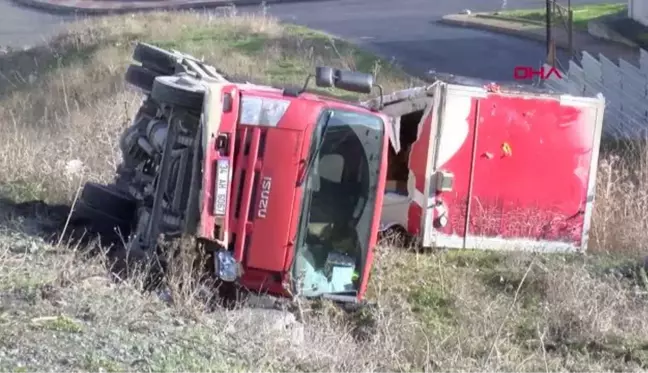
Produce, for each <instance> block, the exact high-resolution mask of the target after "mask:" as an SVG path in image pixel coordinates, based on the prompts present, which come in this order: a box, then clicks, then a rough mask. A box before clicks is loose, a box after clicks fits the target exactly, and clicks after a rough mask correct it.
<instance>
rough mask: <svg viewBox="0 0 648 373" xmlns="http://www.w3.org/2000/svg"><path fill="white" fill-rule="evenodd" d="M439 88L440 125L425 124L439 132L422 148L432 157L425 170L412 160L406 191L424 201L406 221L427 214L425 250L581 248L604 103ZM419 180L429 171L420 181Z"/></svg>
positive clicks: (435, 115) (413, 207) (415, 205)
mask: <svg viewBox="0 0 648 373" xmlns="http://www.w3.org/2000/svg"><path fill="white" fill-rule="evenodd" d="M439 89H440V90H441V91H442V92H440V93H441V94H440V95H439V97H441V100H440V102H439V104H438V106H437V107H436V108H435V110H433V112H432V113H431V114H430V115H431V118H430V123H431V124H432V123H434V120H435V118H437V119H436V121H437V125H436V126H434V125H430V126H427V129H429V130H430V131H433V132H431V133H434V134H435V136H430V137H431V138H434V140H430V141H429V142H428V152H429V153H433V157H432V158H433V161H432V162H431V165H430V164H429V163H428V164H427V165H425V171H424V168H423V165H421V164H420V163H421V162H420V161H415V160H413V159H412V158H410V171H411V173H412V174H413V175H414V177H413V178H411V179H413V180H410V181H411V184H412V189H415V191H416V192H418V193H414V194H418V195H419V199H423V200H422V201H421V202H423V203H412V205H411V207H410V216H409V217H410V218H414V217H415V214H416V211H417V208H418V209H419V211H420V212H424V213H422V214H421V215H420V216H421V218H420V219H419V222H420V223H421V225H420V227H421V228H420V229H421V230H422V231H423V235H422V236H423V243H424V245H425V246H437V247H448V248H474V249H515V250H540V251H577V250H584V249H585V246H586V243H587V233H588V228H589V221H590V218H591V210H592V205H593V200H594V186H595V178H596V165H597V161H598V147H599V142H600V134H601V125H602V116H603V105H604V102H603V100H602V99H594V98H580V97H572V96H561V97H552V96H545V95H538V94H529V93H512V94H503V93H488V92H486V90H484V89H482V88H475V87H467V86H459V85H445V86H442V87H440V88H439ZM424 128H426V127H424ZM424 139H425V136H420V137H419V141H420V140H424ZM426 141H427V140H426ZM414 146H417V144H416V143H415V145H414ZM418 147H419V148H420V150H422V149H423V141H421V143H420V144H418ZM414 150H415V149H414V148H413V151H414ZM417 174H418V175H423V174H425V184H424V185H421V183H416V181H417V180H420V179H421V177H420V176H417ZM416 184H418V185H416ZM411 194H412V193H411ZM421 195H422V196H421ZM415 199H416V198H413V200H415ZM419 205H420V206H421V207H419Z"/></svg>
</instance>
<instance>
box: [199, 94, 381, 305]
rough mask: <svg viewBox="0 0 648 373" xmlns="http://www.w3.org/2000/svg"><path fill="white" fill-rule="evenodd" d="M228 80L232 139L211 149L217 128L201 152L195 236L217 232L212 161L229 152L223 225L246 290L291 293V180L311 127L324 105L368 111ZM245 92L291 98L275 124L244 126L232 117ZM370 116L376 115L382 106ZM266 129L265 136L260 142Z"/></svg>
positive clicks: (298, 197)
mask: <svg viewBox="0 0 648 373" xmlns="http://www.w3.org/2000/svg"><path fill="white" fill-rule="evenodd" d="M234 87H238V88H239V89H241V91H240V92H236V94H233V95H232V96H233V100H232V101H233V106H232V109H233V110H232V111H231V112H230V113H223V118H222V121H221V123H220V131H219V133H223V132H226V133H228V134H229V135H230V137H231V139H232V142H231V146H230V152H229V153H227V154H220V153H219V152H217V151H216V150H215V141H214V139H215V138H216V136H217V135H218V134H211V136H212V139H210V140H209V145H208V151H207V154H206V156H205V172H204V178H203V186H204V188H203V202H202V213H201V227H200V232H201V236H202V237H204V238H208V239H215V238H217V237H214V235H213V230H214V225H215V224H218V222H219V220H218V219H217V218H216V217H214V216H213V213H212V210H213V200H214V196H213V190H214V177H215V170H216V166H215V164H216V163H215V162H216V160H218V159H222V158H227V159H229V160H230V161H231V162H232V166H233V176H232V181H231V188H230V196H229V199H228V204H227V206H228V208H227V217H226V219H225V221H224V222H222V224H223V227H225V228H226V229H228V234H229V242H231V243H233V252H234V257H235V259H237V260H238V261H239V262H240V263H241V264H242V266H243V270H244V273H243V276H242V278H241V279H240V282H241V284H242V285H243V286H244V287H247V288H248V289H251V290H255V291H261V292H269V293H271V294H275V295H279V296H289V295H290V293H289V291H287V290H286V289H285V286H284V284H286V283H290V273H291V270H292V265H293V258H294V255H295V253H294V251H295V247H294V244H295V243H294V239H295V237H296V234H297V229H298V223H299V214H300V207H301V206H300V204H301V201H302V193H303V190H302V187H298V186H297V176H298V174H299V172H300V169H301V167H303V165H304V163H305V161H306V158H307V157H308V152H309V149H310V141H311V138H312V136H311V134H312V133H313V131H314V128H315V126H316V122H317V119H318V117H319V115H320V114H321V113H322V111H323V110H324V109H325V108H335V109H343V110H349V111H355V112H363V113H367V112H369V111H368V110H367V109H364V108H361V107H358V106H354V105H349V104H347V103H344V102H342V101H338V100H332V99H331V100H329V99H322V98H320V97H318V96H315V95H313V94H309V93H304V94H302V95H300V96H299V97H290V96H284V95H283V94H282V91H280V90H274V89H265V88H264V87H250V86H248V87H244V86H228V87H227V88H225V89H224V90H223V93H225V92H233V91H232V90H233V89H234ZM244 96H253V97H266V98H272V99H281V100H287V101H290V105H289V106H288V109H287V110H286V112H285V113H284V115H283V117H282V118H281V119H280V121H279V122H278V124H277V126H276V127H270V126H255V125H249V124H247V123H244V122H240V121H239V117H238V112H239V105H240V102H241V97H244ZM374 115H379V116H382V114H380V113H374ZM383 121H384V122H385V123H387V122H388V120H387V118H386V117H383ZM264 136H265V141H262V138H263V137H264ZM388 142H389V137H388V136H387V135H385V136H384V140H383V154H382V157H381V158H380V159H378V160H377V162H380V164H381V170H380V173H381V175H380V176H381V177H380V181H379V184H378V186H377V191H376V192H377V193H378V195H377V200H376V202H377V207H376V209H375V212H376V214H375V215H374V219H373V221H372V232H377V231H378V226H379V224H380V214H381V208H382V198H383V194H384V189H385V173H386V169H387V146H388ZM246 148H247V149H248V151H247V152H246V151H245V149H246ZM255 174H256V176H255ZM264 178H270V179H271V188H270V191H269V193H268V195H267V197H268V198H267V201H268V203H267V208H266V212H265V213H264V214H263V216H259V214H258V209H259V202H260V198H261V191H262V190H261V189H262V186H261V184H262V179H264ZM239 201H240V202H239ZM376 240H377V234H372V235H371V238H370V241H369V246H370V249H369V253H368V255H367V258H366V260H365V265H364V271H363V273H362V274H361V282H360V286H359V292H358V295H357V297H358V298H359V299H361V298H362V297H363V296H364V294H365V292H366V289H367V282H368V279H369V273H370V271H371V267H372V262H373V248H374V246H375V245H376Z"/></svg>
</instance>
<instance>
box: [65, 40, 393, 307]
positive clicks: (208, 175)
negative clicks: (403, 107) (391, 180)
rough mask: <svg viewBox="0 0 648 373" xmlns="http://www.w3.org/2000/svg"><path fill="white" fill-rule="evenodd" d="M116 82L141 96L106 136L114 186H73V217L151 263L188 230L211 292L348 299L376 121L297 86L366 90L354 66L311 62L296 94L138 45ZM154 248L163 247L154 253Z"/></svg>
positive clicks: (358, 284) (375, 194)
mask: <svg viewBox="0 0 648 373" xmlns="http://www.w3.org/2000/svg"><path fill="white" fill-rule="evenodd" d="M134 59H135V60H137V61H139V62H141V63H142V65H131V66H130V67H129V69H128V71H127V73H126V80H127V82H128V83H130V84H131V85H134V86H135V87H137V88H140V89H141V90H142V91H143V92H144V93H145V99H144V101H143V103H142V106H141V107H140V110H139V111H138V113H137V114H136V115H135V117H134V119H133V122H132V125H131V126H130V127H129V128H127V129H126V130H125V131H124V133H123V134H122V136H121V138H120V148H121V151H122V158H123V159H122V163H121V165H120V166H119V168H118V170H117V178H116V180H115V184H114V185H111V186H108V187H104V186H99V185H97V184H95V183H88V184H86V185H85V187H84V190H83V192H82V194H81V198H80V201H79V203H78V204H77V206H76V207H75V210H76V215H77V217H79V218H80V219H82V218H83V216H88V215H91V216H93V217H94V218H95V219H94V222H93V224H95V225H97V224H103V225H106V226H108V227H109V228H112V227H118V228H119V229H120V231H121V232H122V233H124V235H125V236H127V237H126V238H125V239H124V240H125V241H126V246H127V247H126V249H127V251H129V252H131V253H137V256H138V257H147V256H149V257H150V256H151V255H153V256H154V257H157V258H160V256H161V255H160V254H164V253H163V251H164V250H165V249H164V248H162V246H163V245H160V243H161V240H162V243H164V241H174V240H177V239H179V238H182V237H187V236H190V237H195V238H197V240H196V242H197V245H198V246H200V248H201V249H203V250H204V251H205V252H206V254H207V257H208V258H209V259H208V260H209V262H210V263H211V264H210V265H208V269H209V270H210V272H212V274H213V276H214V277H216V278H217V279H218V281H219V282H220V283H221V285H224V286H225V287H230V288H231V287H233V286H228V285H234V286H238V285H240V286H242V287H243V288H245V289H248V290H251V291H254V292H264V293H270V294H273V295H278V296H283V297H293V296H305V297H329V298H334V299H337V300H338V301H345V302H355V301H358V300H361V299H362V298H363V296H364V293H365V291H366V288H367V282H368V278H369V273H370V271H371V265H372V260H373V255H372V250H373V248H374V246H375V245H376V241H377V237H376V232H377V230H378V226H379V224H380V215H381V206H382V196H383V195H384V188H385V176H386V175H385V172H386V164H387V148H388V141H389V140H388V139H389V135H388V131H389V128H390V127H389V123H390V119H389V117H388V116H386V115H384V114H383V113H381V112H380V111H379V110H376V109H373V108H370V107H367V106H363V105H360V104H359V103H358V104H353V103H349V102H344V101H340V100H337V99H334V98H331V97H327V96H323V95H316V94H313V93H309V92H307V90H306V88H307V87H308V83H309V82H310V80H311V79H312V78H315V81H316V84H317V86H318V87H320V88H338V89H344V90H347V91H354V92H358V93H369V92H371V91H372V89H373V88H374V82H373V77H372V76H371V75H368V74H362V73H356V72H351V71H341V70H337V69H332V68H327V67H323V68H318V69H317V71H316V74H315V75H313V76H309V77H308V78H307V80H306V84H305V85H304V87H303V88H300V89H280V88H273V87H269V86H261V85H254V84H249V83H242V82H238V83H236V82H231V81H229V80H228V79H226V78H224V77H223V76H222V75H221V74H220V73H218V72H217V71H216V70H215V69H214V68H213V67H211V66H208V65H205V64H203V63H202V62H200V61H198V60H196V59H194V58H193V57H191V56H186V55H183V54H181V53H178V52H172V51H165V50H162V49H159V48H157V47H154V46H151V45H148V44H139V45H138V46H137V48H136V50H135V53H134ZM167 251H168V250H167Z"/></svg>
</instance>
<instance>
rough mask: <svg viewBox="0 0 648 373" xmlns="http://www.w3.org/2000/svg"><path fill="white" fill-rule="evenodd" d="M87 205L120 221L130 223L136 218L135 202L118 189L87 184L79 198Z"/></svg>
mask: <svg viewBox="0 0 648 373" xmlns="http://www.w3.org/2000/svg"><path fill="white" fill-rule="evenodd" d="M79 199H80V200H81V201H82V202H83V203H84V204H85V205H87V206H88V207H91V208H93V209H96V210H98V211H101V212H102V213H104V214H106V215H109V216H112V217H113V218H115V219H117V220H120V221H128V222H130V221H131V220H132V219H133V217H134V216H135V210H136V208H137V204H136V202H135V200H133V199H131V198H129V197H128V196H126V195H124V194H122V193H121V192H119V191H118V190H117V189H116V188H111V187H107V186H105V185H101V184H97V183H86V184H85V185H84V186H83V190H82V191H81V196H80V198H79Z"/></svg>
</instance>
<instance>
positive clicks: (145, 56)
mask: <svg viewBox="0 0 648 373" xmlns="http://www.w3.org/2000/svg"><path fill="white" fill-rule="evenodd" d="M180 58H181V57H180V56H178V55H176V54H174V53H171V52H169V51H166V50H164V49H161V48H158V47H156V46H154V45H150V44H146V43H139V44H138V45H137V47H135V51H134V52H133V59H134V60H135V61H138V62H140V63H141V65H135V64H132V65H130V66H129V67H128V69H127V70H126V74H125V80H126V82H127V83H129V84H131V85H133V86H135V87H137V88H139V89H141V90H142V91H144V92H146V93H148V94H149V95H150V97H151V99H153V100H154V101H157V102H158V103H165V104H168V105H172V106H179V107H182V108H184V109H188V110H191V111H197V110H200V109H201V108H202V105H203V98H204V96H205V88H204V87H203V86H202V84H200V81H199V80H198V79H195V78H194V77H192V76H190V75H187V74H179V75H175V73H176V65H177V64H178V62H179V59H180Z"/></svg>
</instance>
